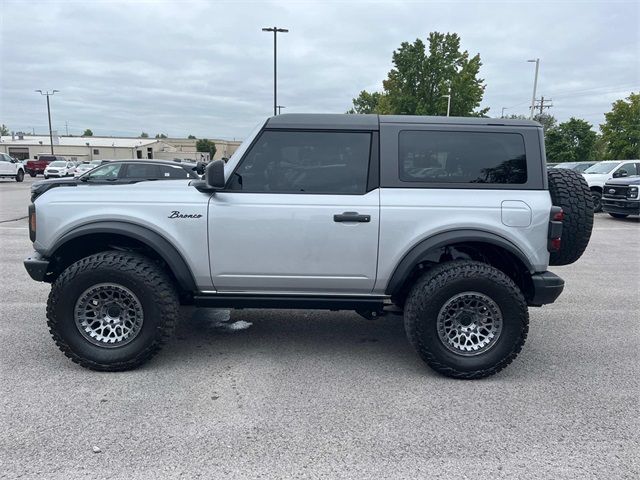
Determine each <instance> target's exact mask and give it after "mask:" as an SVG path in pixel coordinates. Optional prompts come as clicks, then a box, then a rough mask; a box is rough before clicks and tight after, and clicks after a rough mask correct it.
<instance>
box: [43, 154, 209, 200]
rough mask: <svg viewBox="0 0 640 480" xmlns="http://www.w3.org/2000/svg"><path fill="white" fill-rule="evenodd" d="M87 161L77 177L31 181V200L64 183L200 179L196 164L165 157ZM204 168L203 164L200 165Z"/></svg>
mask: <svg viewBox="0 0 640 480" xmlns="http://www.w3.org/2000/svg"><path fill="white" fill-rule="evenodd" d="M95 162H100V164H101V165H98V166H95V164H94V163H93V162H91V163H89V164H86V165H89V166H90V169H89V170H87V171H86V172H85V173H83V174H81V175H79V176H74V177H73V178H57V179H51V180H44V181H39V182H34V183H33V184H32V185H31V201H32V202H33V201H34V200H35V199H36V198H37V197H39V196H40V195H42V194H43V193H44V192H46V191H48V190H50V189H52V188H56V187H63V186H66V187H68V186H78V185H100V184H102V185H117V184H122V183H138V182H142V181H152V180H185V179H191V180H199V179H200V176H199V175H198V174H197V171H196V170H195V167H194V165H193V164H184V163H183V164H177V163H175V162H169V161H163V160H112V161H109V160H95ZM200 168H202V166H201V167H200Z"/></svg>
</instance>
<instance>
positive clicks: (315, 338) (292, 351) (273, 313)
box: [161, 307, 428, 374]
mask: <svg viewBox="0 0 640 480" xmlns="http://www.w3.org/2000/svg"><path fill="white" fill-rule="evenodd" d="M181 317H182V319H181V322H180V324H179V325H178V327H177V329H176V334H175V337H174V339H173V341H172V342H171V345H170V346H168V348H167V349H166V350H165V351H164V352H163V354H162V356H161V357H162V358H163V359H165V360H167V359H168V357H170V356H174V355H175V356H177V357H182V356H183V355H192V354H193V352H202V353H204V355H203V356H202V357H203V360H204V359H206V357H207V356H208V355H207V354H210V353H215V354H219V353H220V352H223V353H224V354H228V355H231V356H236V355H237V356H242V357H247V356H255V355H266V356H269V357H270V358H271V359H274V357H280V358H281V359H282V360H283V361H285V360H287V359H290V357H291V356H296V357H300V355H301V353H302V354H305V353H306V354H308V355H310V356H313V357H315V358H318V357H327V358H329V357H330V358H336V357H339V358H341V359H342V360H343V361H345V362H347V361H352V360H353V361H356V362H359V363H362V364H363V365H366V363H367V362H368V361H372V360H373V359H375V361H376V362H385V363H392V364H393V363H395V364H398V365H399V366H400V367H401V368H407V366H411V365H414V366H415V368H416V370H417V371H419V372H420V373H421V374H424V373H425V371H428V368H427V367H426V365H424V364H423V363H422V362H421V361H420V359H419V358H418V357H417V355H416V353H415V352H414V351H413V349H412V348H411V346H410V345H409V343H408V341H407V339H406V336H405V332H404V326H403V322H402V317H401V316H399V315H389V316H385V317H383V318H380V319H377V320H373V321H370V320H366V319H364V318H362V317H360V316H359V315H358V314H356V313H354V312H346V311H341V312H328V311H309V310H230V311H229V310H214V309H199V308H193V307H185V308H182V310H181ZM196 355H197V353H196Z"/></svg>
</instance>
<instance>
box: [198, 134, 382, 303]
mask: <svg viewBox="0 0 640 480" xmlns="http://www.w3.org/2000/svg"><path fill="white" fill-rule="evenodd" d="M375 143H377V138H376V139H375V141H374V134H373V133H372V132H351V131H349V132H347V131H341V132H325V131H302V130H293V131H292V130H288V131H285V130H266V131H264V132H262V134H261V135H260V136H259V137H258V139H257V140H256V141H255V142H254V144H253V146H252V147H251V149H250V150H249V151H248V152H247V153H246V154H245V156H244V157H243V159H242V160H241V161H240V163H239V165H238V166H237V168H236V169H235V171H234V172H233V173H232V175H231V178H230V179H229V181H228V182H227V188H226V189H225V191H222V192H216V193H215V194H214V195H212V197H211V200H210V204H209V222H208V228H209V254H210V261H211V276H212V280H213V284H214V286H215V288H216V289H217V290H218V291H220V292H256V293H258V292H261V293H322V294H367V293H370V292H371V290H372V289H373V285H374V283H375V278H376V267H377V256H378V226H379V218H380V200H379V189H378V188H377V185H374V183H373V182H372V181H371V180H370V175H369V165H370V163H371V157H372V156H373V155H371V150H372V149H371V145H372V144H374V145H375ZM374 151H375V152H377V148H375V149H374ZM375 157H376V158H374V159H373V161H375V162H377V161H378V159H377V154H376V155H375Z"/></svg>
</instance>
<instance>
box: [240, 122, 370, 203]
mask: <svg viewBox="0 0 640 480" xmlns="http://www.w3.org/2000/svg"><path fill="white" fill-rule="evenodd" d="M370 148H371V134H370V133H369V132H322V131H265V132H263V133H262V134H261V135H260V137H259V138H258V140H257V141H256V142H255V144H254V145H253V146H252V147H251V149H250V150H249V151H248V152H247V154H246V155H245V157H244V158H243V160H242V161H241V163H240V165H239V166H238V168H237V169H236V171H235V172H234V174H233V176H232V178H231V181H230V182H231V183H230V189H232V190H242V191H246V192H257V193H260V192H273V193H336V194H340V193H342V194H364V193H365V192H366V189H367V176H368V171H369V153H370Z"/></svg>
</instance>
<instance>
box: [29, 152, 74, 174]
mask: <svg viewBox="0 0 640 480" xmlns="http://www.w3.org/2000/svg"><path fill="white" fill-rule="evenodd" d="M56 160H64V161H65V162H66V161H67V159H66V158H65V157H61V156H60V155H47V154H44V153H43V154H42V155H38V158H37V160H28V161H27V167H26V170H27V173H28V174H29V175H31V176H32V177H35V176H36V175H38V174H39V173H44V169H45V168H47V165H49V164H50V163H51V162H55V161H56Z"/></svg>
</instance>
